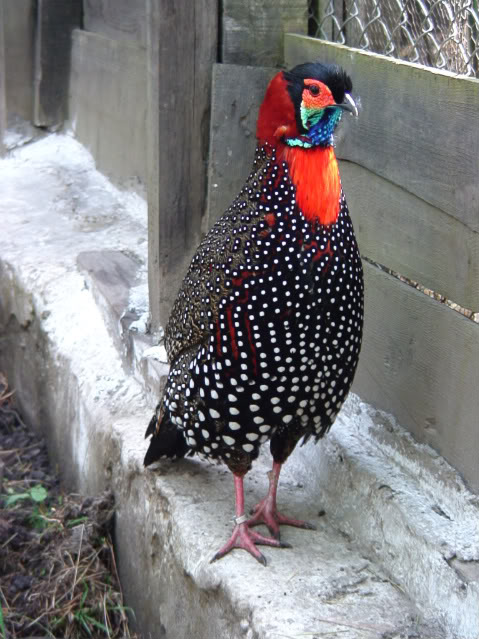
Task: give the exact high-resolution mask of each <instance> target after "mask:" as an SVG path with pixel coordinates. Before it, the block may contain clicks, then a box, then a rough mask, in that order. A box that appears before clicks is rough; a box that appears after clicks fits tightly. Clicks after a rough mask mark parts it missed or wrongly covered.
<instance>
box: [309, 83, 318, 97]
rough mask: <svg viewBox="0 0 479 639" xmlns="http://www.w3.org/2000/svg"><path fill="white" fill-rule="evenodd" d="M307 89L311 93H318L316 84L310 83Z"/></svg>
mask: <svg viewBox="0 0 479 639" xmlns="http://www.w3.org/2000/svg"><path fill="white" fill-rule="evenodd" d="M308 89H309V92H310V93H311V95H319V87H318V86H317V85H316V84H310V85H309V87H308Z"/></svg>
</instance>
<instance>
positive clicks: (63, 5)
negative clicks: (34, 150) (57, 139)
mask: <svg viewBox="0 0 479 639" xmlns="http://www.w3.org/2000/svg"><path fill="white" fill-rule="evenodd" d="M81 13H82V4H81V0H70V1H69V2H64V0H37V22H36V33H35V55H34V83H33V88H34V96H33V123H34V124H35V125H36V126H57V125H60V124H62V123H63V120H64V118H65V117H66V110H67V101H68V81H69V75H70V59H71V46H72V43H71V40H72V38H71V35H72V31H73V29H75V28H77V27H79V26H80V25H81Z"/></svg>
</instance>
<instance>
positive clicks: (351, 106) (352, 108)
mask: <svg viewBox="0 0 479 639" xmlns="http://www.w3.org/2000/svg"><path fill="white" fill-rule="evenodd" d="M335 106H336V107H337V108H338V109H343V111H349V112H350V113H352V114H353V115H354V116H355V117H356V118H357V117H358V115H359V112H358V107H357V106H356V102H355V101H354V100H353V98H352V97H351V96H350V95H349V93H345V94H344V102H342V103H341V104H336V105H335Z"/></svg>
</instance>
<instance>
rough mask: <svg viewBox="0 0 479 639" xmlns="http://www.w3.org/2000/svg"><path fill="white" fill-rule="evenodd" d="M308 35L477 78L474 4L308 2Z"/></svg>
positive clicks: (466, 0) (470, 0)
mask: <svg viewBox="0 0 479 639" xmlns="http://www.w3.org/2000/svg"><path fill="white" fill-rule="evenodd" d="M308 15H309V35H312V36H315V37H318V38H322V39H325V40H330V41H332V42H338V43H340V44H346V45H348V46H351V47H357V48H360V49H366V50H368V51H374V52H375V53H383V54H385V55H390V56H393V57H395V58H400V59H401V60H408V61H409V62H418V63H420V64H425V65H427V66H430V67H435V68H437V69H444V70H447V71H452V72H455V73H460V74H463V75H467V76H472V77H479V14H478V0H437V1H436V2H433V1H428V0H309V14H308Z"/></svg>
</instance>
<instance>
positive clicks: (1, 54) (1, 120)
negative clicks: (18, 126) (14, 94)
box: [0, 0, 7, 157]
mask: <svg viewBox="0 0 479 639" xmlns="http://www.w3.org/2000/svg"><path fill="white" fill-rule="evenodd" d="M3 16H4V11H3V0H0V157H1V156H2V155H4V153H5V145H4V143H3V140H4V136H5V129H6V127H7V98H6V95H5V90H6V82H5V36H4V29H5V27H4V21H3Z"/></svg>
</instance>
